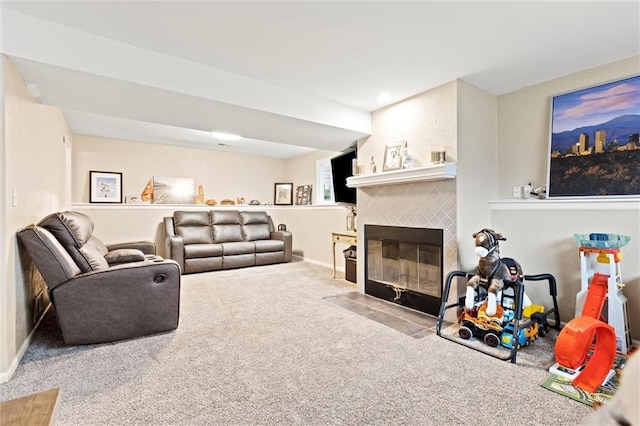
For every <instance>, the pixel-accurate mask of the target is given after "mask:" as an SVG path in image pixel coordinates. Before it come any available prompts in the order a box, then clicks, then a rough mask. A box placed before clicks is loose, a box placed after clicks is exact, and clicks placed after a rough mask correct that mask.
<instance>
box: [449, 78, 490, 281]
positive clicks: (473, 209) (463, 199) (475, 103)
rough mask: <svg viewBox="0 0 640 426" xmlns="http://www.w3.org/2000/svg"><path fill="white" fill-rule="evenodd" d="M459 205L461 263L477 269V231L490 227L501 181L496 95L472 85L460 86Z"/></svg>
mask: <svg viewBox="0 0 640 426" xmlns="http://www.w3.org/2000/svg"><path fill="white" fill-rule="evenodd" d="M456 106H457V116H458V122H457V126H458V128H457V140H458V144H457V152H458V158H457V161H456V166H457V174H458V177H457V178H456V196H457V198H456V205H457V241H458V262H459V267H460V268H461V269H462V270H465V271H467V270H472V269H473V268H475V266H476V264H477V262H478V257H477V256H476V255H475V253H474V252H473V250H474V246H473V238H472V235H473V233H474V232H477V231H479V230H481V229H482V228H487V227H488V226H489V224H490V223H491V212H490V211H489V205H488V203H487V200H491V199H494V198H495V196H496V187H497V184H498V141H497V137H498V136H497V126H498V123H497V98H496V96H494V95H492V94H490V93H487V92H485V91H483V90H480V89H478V88H477V87H475V86H472V85H471V84H468V83H465V82H463V81H458V85H457V104H456Z"/></svg>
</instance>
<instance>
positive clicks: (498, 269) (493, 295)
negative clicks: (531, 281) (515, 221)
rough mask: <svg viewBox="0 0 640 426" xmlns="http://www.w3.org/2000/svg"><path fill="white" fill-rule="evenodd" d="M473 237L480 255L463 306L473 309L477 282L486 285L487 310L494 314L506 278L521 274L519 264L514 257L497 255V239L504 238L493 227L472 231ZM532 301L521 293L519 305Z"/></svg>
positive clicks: (514, 279)
mask: <svg viewBox="0 0 640 426" xmlns="http://www.w3.org/2000/svg"><path fill="white" fill-rule="evenodd" d="M473 238H475V253H476V255H478V256H479V257H480V261H479V262H478V266H477V268H476V274H475V275H474V276H472V277H471V278H470V279H469V281H468V282H467V297H466V299H465V307H466V308H467V309H468V310H472V309H473V305H474V301H475V300H474V299H475V291H476V289H477V288H478V286H479V285H483V287H485V286H486V288H487V300H486V302H487V307H486V314H487V315H489V316H494V315H496V312H497V304H498V303H497V302H498V298H499V296H501V293H500V292H501V291H502V288H503V287H504V282H505V281H516V280H518V279H520V278H521V277H522V275H523V274H522V267H521V266H520V264H519V263H518V262H516V261H515V260H513V259H508V258H504V259H501V258H500V248H499V246H498V241H506V238H505V237H503V236H502V234H499V233H497V232H495V231H494V230H493V229H486V228H485V229H483V230H481V231H480V232H476V233H474V234H473ZM529 305H531V300H530V299H529V298H528V297H527V295H526V294H524V295H523V302H522V307H523V308H524V307H526V306H529Z"/></svg>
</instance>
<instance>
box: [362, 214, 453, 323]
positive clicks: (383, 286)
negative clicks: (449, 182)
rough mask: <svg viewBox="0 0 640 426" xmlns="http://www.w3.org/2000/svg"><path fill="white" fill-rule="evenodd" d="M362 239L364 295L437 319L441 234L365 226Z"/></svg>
mask: <svg viewBox="0 0 640 426" xmlns="http://www.w3.org/2000/svg"><path fill="white" fill-rule="evenodd" d="M364 238H365V259H364V261H365V268H364V269H365V293H366V294H368V295H371V296H375V297H378V298H380V299H383V300H387V301H390V302H393V303H397V304H399V305H402V306H406V307H408V308H412V309H416V310H418V311H421V312H425V313H427V314H431V315H436V316H437V315H438V314H439V311H440V304H441V301H442V269H443V266H442V263H443V260H442V257H443V254H442V252H443V250H442V246H443V230H442V229H433V228H410V227H400V226H381V225H365V226H364Z"/></svg>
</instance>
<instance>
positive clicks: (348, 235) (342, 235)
mask: <svg viewBox="0 0 640 426" xmlns="http://www.w3.org/2000/svg"><path fill="white" fill-rule="evenodd" d="M331 239H332V241H333V278H335V277H336V243H342V244H347V245H349V246H355V245H357V244H358V241H357V239H356V233H355V232H349V231H344V232H332V233H331Z"/></svg>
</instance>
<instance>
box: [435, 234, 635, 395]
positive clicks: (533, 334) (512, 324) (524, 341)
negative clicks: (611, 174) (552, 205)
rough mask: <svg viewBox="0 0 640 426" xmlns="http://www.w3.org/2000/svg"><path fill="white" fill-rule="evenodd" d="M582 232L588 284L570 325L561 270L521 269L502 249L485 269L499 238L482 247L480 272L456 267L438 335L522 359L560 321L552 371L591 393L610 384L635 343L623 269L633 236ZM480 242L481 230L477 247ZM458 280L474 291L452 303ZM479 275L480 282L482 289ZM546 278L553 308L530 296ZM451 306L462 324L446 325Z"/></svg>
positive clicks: (582, 260) (583, 268)
mask: <svg viewBox="0 0 640 426" xmlns="http://www.w3.org/2000/svg"><path fill="white" fill-rule="evenodd" d="M483 232H484V233H485V234H487V236H488V237H489V238H488V239H489V240H491V239H494V238H493V237H492V235H493V236H495V235H498V236H499V237H500V238H497V239H500V240H505V239H506V238H503V237H502V236H501V235H500V234H497V233H495V232H494V231H492V230H482V231H480V233H483ZM480 233H477V234H480ZM477 234H474V237H475V236H476V235H477ZM574 238H575V240H576V241H577V243H578V244H579V248H578V253H579V256H580V272H581V289H580V291H579V292H578V293H577V295H576V311H575V317H574V318H573V319H572V320H570V321H568V322H567V323H566V324H564V326H562V323H561V320H560V312H559V309H558V303H557V294H558V293H557V292H558V283H557V282H556V279H555V277H554V276H553V275H551V274H547V273H542V274H537V275H524V274H518V272H521V271H520V270H519V269H518V268H517V266H518V265H517V262H516V261H514V260H513V259H510V258H500V257H499V254H495V255H493V258H494V263H492V264H491V265H490V266H491V268H489V269H485V270H486V271H491V272H490V273H484V274H483V271H482V269H483V262H484V263H486V262H487V260H486V259H488V258H489V257H490V254H488V252H490V251H491V250H495V251H496V252H497V253H498V247H497V245H498V244H497V239H496V241H490V242H489V243H488V244H484V246H485V248H484V249H480V250H476V254H478V256H480V258H481V259H480V263H479V266H478V268H477V270H476V271H475V272H473V273H469V272H465V271H452V272H450V273H449V275H448V277H447V280H446V284H445V288H444V297H443V303H442V306H441V308H440V315H439V318H438V323H437V327H436V331H437V334H438V335H439V336H440V337H443V338H445V339H447V340H450V341H453V342H455V343H458V344H460V345H463V346H466V347H468V348H469V349H472V350H475V351H478V352H480V353H484V354H486V355H489V356H492V357H495V358H498V359H502V360H509V361H511V362H512V363H516V360H517V355H518V352H519V351H521V350H523V349H525V348H526V347H527V346H529V345H531V344H534V342H535V340H536V339H537V338H538V337H545V336H546V335H547V333H549V332H550V330H551V329H552V328H553V329H555V330H557V331H558V334H557V338H556V341H555V345H554V350H553V352H554V358H555V363H554V364H553V365H552V366H551V367H550V368H549V372H550V373H551V374H553V375H555V376H558V377H561V378H563V379H564V380H566V381H567V382H570V383H571V385H573V386H575V387H576V388H579V389H581V390H582V391H584V392H588V393H593V392H596V390H597V389H598V388H599V387H600V386H603V385H606V384H607V383H608V382H609V380H611V379H612V377H614V376H615V374H616V371H615V368H616V365H615V360H616V356H617V355H623V356H625V355H627V354H630V353H631V352H633V350H634V349H635V348H634V347H633V344H632V339H631V331H630V327H629V311H628V303H627V299H626V297H625V296H624V294H623V289H624V287H625V284H624V282H623V279H622V273H621V263H622V259H623V256H622V253H621V249H622V247H624V246H625V245H627V244H628V243H629V241H630V237H628V236H625V235H618V234H607V233H591V234H575V235H574ZM478 246H479V243H478V237H476V248H478ZM492 247H494V248H492ZM487 248H488V249H489V250H487ZM485 266H486V265H485ZM504 266H506V270H508V272H509V273H508V274H507V275H505V276H503V279H502V280H497V281H496V278H495V276H496V271H497V270H498V268H499V267H504ZM457 280H467V282H468V287H467V293H466V295H465V296H462V297H459V300H457V301H456V302H454V303H448V302H447V301H448V300H449V294H450V291H451V287H452V285H453V283H455V282H456V281H457ZM474 280H476V281H477V283H478V285H477V286H475V288H474V286H473V284H475V282H476V281H474ZM500 281H501V282H500ZM544 282H546V283H547V286H548V291H549V296H550V298H549V299H550V300H551V303H552V306H550V307H544V306H541V305H535V304H533V303H531V301H529V300H528V297H527V296H526V289H527V288H530V286H534V285H540V284H542V283H544ZM496 285H498V286H501V289H500V291H499V292H498V293H497V297H496V302H497V303H496V305H497V306H496V309H495V310H492V309H490V308H489V307H490V306H491V303H492V301H491V288H492V286H496ZM560 285H562V284H561V283H560ZM450 310H451V311H453V310H455V312H456V318H457V324H455V325H454V326H452V327H450V329H452V330H456V331H454V332H451V331H448V332H445V331H444V328H445V323H446V322H445V320H444V318H445V316H446V314H447V312H448V311H450ZM490 310H491V312H489V311H490Z"/></svg>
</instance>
